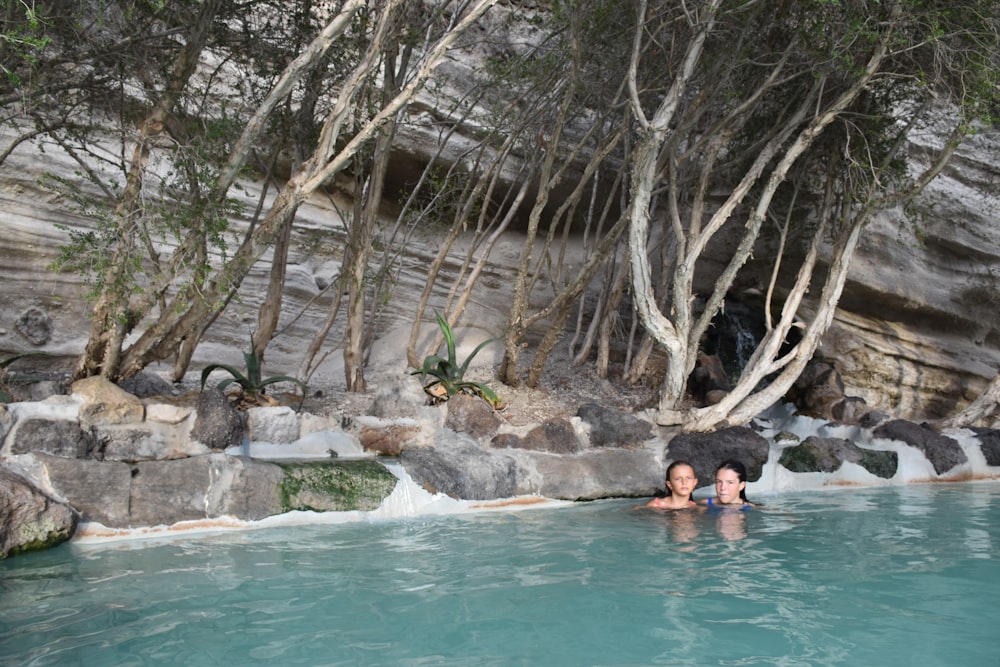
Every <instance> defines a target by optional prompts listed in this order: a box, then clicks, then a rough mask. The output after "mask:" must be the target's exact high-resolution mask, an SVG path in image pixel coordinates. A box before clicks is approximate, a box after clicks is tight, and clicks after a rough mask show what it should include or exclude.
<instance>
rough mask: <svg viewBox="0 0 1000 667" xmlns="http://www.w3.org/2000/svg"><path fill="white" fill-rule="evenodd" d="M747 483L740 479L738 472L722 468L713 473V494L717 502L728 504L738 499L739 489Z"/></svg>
mask: <svg viewBox="0 0 1000 667" xmlns="http://www.w3.org/2000/svg"><path fill="white" fill-rule="evenodd" d="M746 485H747V483H746V482H741V481H740V476H739V473H737V472H736V471H735V470H729V469H727V468H723V469H722V470H719V471H717V472H716V473H715V495H717V496H718V497H719V502H721V503H725V504H727V505H728V504H729V503H736V502H739V501H740V491H742V490H743V487H745V486H746Z"/></svg>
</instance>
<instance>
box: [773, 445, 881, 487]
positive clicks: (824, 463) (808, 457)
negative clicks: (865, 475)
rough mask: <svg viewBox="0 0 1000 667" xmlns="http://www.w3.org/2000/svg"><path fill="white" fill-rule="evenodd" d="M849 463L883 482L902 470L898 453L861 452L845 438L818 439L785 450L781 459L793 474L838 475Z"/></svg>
mask: <svg viewBox="0 0 1000 667" xmlns="http://www.w3.org/2000/svg"><path fill="white" fill-rule="evenodd" d="M845 461H848V462H850V463H856V464H858V465H860V466H861V467H863V468H864V469H865V470H867V471H868V472H870V473H872V474H873V475H875V476H876V477H881V478H883V479H889V478H891V477H893V476H894V475H895V474H896V470H897V469H898V467H899V456H898V455H897V454H896V452H891V451H879V450H873V449H866V448H861V447H858V446H857V445H856V444H854V443H853V442H851V441H850V440H844V439H842V438H818V437H816V436H810V437H808V438H806V439H805V440H804V441H803V442H802V443H800V444H798V445H796V446H794V447H788V448H786V449H784V450H782V452H781V457H780V458H779V459H778V463H779V464H780V465H782V466H784V467H785V468H786V469H787V470H790V471H791V472H828V473H829V472H834V471H836V470H839V469H840V466H841V465H843V463H844V462H845Z"/></svg>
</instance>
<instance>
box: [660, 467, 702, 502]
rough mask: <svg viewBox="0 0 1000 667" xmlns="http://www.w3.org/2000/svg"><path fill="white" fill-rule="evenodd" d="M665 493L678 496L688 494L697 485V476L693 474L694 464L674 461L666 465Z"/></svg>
mask: <svg viewBox="0 0 1000 667" xmlns="http://www.w3.org/2000/svg"><path fill="white" fill-rule="evenodd" d="M666 485H667V495H668V496H672V495H674V493H676V494H677V495H680V496H690V495H691V494H692V493H693V492H694V490H695V487H697V486H698V478H697V477H695V475H694V466H692V465H691V464H690V463H688V462H687V461H674V462H673V463H671V464H670V465H668V466H667V475H666Z"/></svg>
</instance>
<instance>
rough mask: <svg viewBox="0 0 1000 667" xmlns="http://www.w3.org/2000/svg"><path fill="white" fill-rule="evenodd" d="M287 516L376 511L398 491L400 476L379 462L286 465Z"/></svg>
mask: <svg viewBox="0 0 1000 667" xmlns="http://www.w3.org/2000/svg"><path fill="white" fill-rule="evenodd" d="M281 468H282V470H283V471H284V479H283V480H282V482H281V486H280V493H281V506H282V511H283V512H290V511H293V510H312V511H315V512H345V511H350V510H365V511H368V510H373V509H376V508H377V507H378V506H379V505H380V504H381V503H382V500H383V499H384V498H385V497H386V496H388V495H389V494H390V493H392V490H393V489H394V488H396V482H397V479H396V476H395V475H393V474H392V473H391V472H389V471H388V470H386V468H385V466H383V465H382V464H381V463H379V462H378V461H370V460H366V461H319V462H308V463H305V462H304V463H282V464H281Z"/></svg>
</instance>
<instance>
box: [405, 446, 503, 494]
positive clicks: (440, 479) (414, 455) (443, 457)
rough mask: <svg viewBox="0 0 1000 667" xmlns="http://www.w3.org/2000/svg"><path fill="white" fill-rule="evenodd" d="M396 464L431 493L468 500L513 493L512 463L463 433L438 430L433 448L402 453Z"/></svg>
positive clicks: (420, 448)
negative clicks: (398, 462)
mask: <svg viewBox="0 0 1000 667" xmlns="http://www.w3.org/2000/svg"><path fill="white" fill-rule="evenodd" d="M399 461H400V463H401V464H402V465H403V467H404V468H405V469H406V471H407V472H408V473H409V474H410V476H411V477H412V478H413V479H414V480H415V481H416V482H417V483H418V484H420V485H421V486H423V487H424V488H425V489H427V491H429V492H430V493H444V494H447V495H449V496H451V497H452V498H462V499H467V500H492V499H495V498H509V497H511V496H513V495H515V493H516V489H517V466H516V464H515V463H514V460H513V459H512V458H511V457H510V456H506V455H504V454H499V453H496V452H493V451H490V450H487V449H484V448H483V447H480V446H479V445H478V444H477V443H476V442H475V441H474V440H473V439H472V438H471V437H470V436H468V435H465V434H463V433H455V432H454V431H449V430H441V431H438V433H437V434H436V438H435V442H434V445H433V446H431V447H417V448H413V449H406V450H403V453H402V454H401V455H400V457H399Z"/></svg>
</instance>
